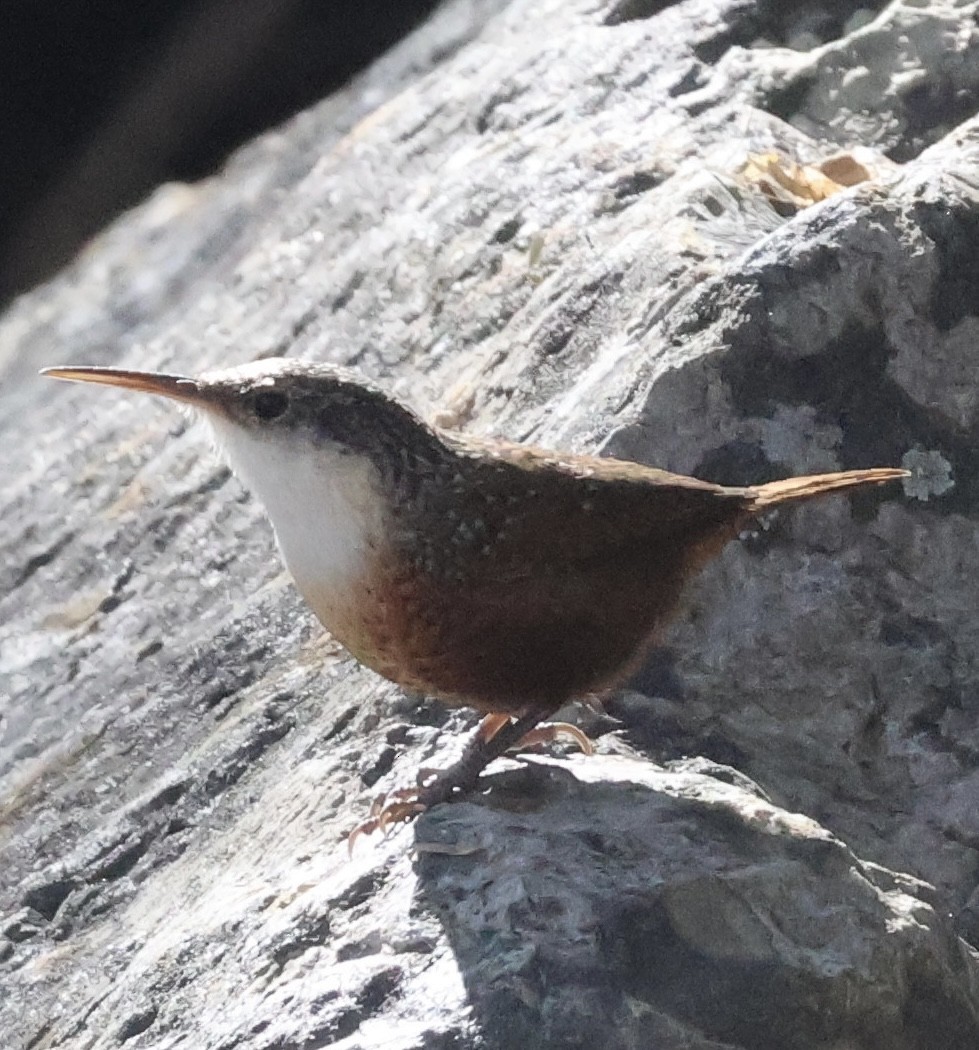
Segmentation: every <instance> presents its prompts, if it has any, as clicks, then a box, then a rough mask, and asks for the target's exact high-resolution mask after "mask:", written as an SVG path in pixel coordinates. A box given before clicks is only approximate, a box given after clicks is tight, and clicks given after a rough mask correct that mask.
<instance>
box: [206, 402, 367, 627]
mask: <svg viewBox="0 0 979 1050" xmlns="http://www.w3.org/2000/svg"><path fill="white" fill-rule="evenodd" d="M208 422H209V423H210V424H211V428H212V430H213V431H214V435H215V438H216V439H217V442H218V444H219V445H220V447H221V448H222V450H223V451H224V453H225V454H226V456H227V458H228V460H229V461H230V463H231V466H232V468H233V469H234V471H235V473H236V474H238V476H239V477H240V478H241V479H242V480H243V481H244V482H245V484H246V485H247V486H248V487H249V488H250V489H252V490H253V491H254V492H255V494H256V495H257V496H258V497H259V499H261V501H262V503H263V504H264V505H265V510H266V512H267V514H268V516H269V518H270V519H271V521H272V526H273V528H274V529H275V536H276V539H277V541H278V544H279V549H280V550H281V551H282V556H283V558H284V560H285V563H286V565H287V567H288V568H289V571H290V572H291V573H292V575H293V577H294V578H295V580H296V583H297V585H298V587H299V590H300V591H301V592H302V593H303V594H304V595H306V596H307V598H308V597H309V596H310V595H311V593H316V594H320V595H322V594H323V593H324V592H326V593H329V592H335V593H336V596H337V599H338V600H339V599H341V597H342V595H343V592H344V591H345V590H346V588H347V587H348V586H349V585H350V584H356V582H357V581H358V580H359V579H362V578H363V574H364V573H365V572H366V571H367V570H368V565H369V560H370V555H371V552H372V551H373V550H375V549H376V546H377V544H378V543H379V540H380V537H381V526H382V522H381V513H382V505H383V504H382V497H381V493H380V488H379V479H378V475H377V471H376V468H375V467H374V465H373V464H372V463H371V462H370V460H369V459H368V458H367V457H366V456H360V455H357V454H355V453H350V452H346V453H344V452H341V451H340V450H339V448H336V447H331V446H330V445H329V444H326V445H325V446H320V447H318V448H315V449H314V448H312V447H308V446H306V445H305V444H304V443H303V442H302V439H301V438H300V437H298V436H297V438H296V439H295V440H294V441H293V440H289V439H288V438H285V437H284V436H283V435H282V434H281V433H280V434H275V435H263V434H257V433H252V432H250V431H249V430H247V429H246V428H244V427H240V426H238V425H236V424H235V423H232V422H229V421H228V420H225V419H221V418H219V417H213V418H212V417H210V416H209V417H208ZM321 601H322V599H321ZM317 611H318V612H320V610H317ZM324 611H325V610H324ZM321 618H322V614H321Z"/></svg>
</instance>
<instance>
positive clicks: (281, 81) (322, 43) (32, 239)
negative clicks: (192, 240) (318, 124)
mask: <svg viewBox="0 0 979 1050" xmlns="http://www.w3.org/2000/svg"><path fill="white" fill-rule="evenodd" d="M437 3H438V0H167V2H166V3H148V2H133V0H0V305H2V304H3V303H4V302H6V301H8V300H9V299H10V298H11V296H13V295H14V294H16V293H17V292H19V291H22V290H24V289H25V288H28V287H30V286H31V285H32V284H35V283H37V282H38V281H40V280H43V279H44V278H46V277H48V276H50V274H51V273H53V272H54V270H56V269H57V268H58V267H59V266H61V265H62V264H63V263H64V262H66V261H67V260H68V259H70V258H71V256H72V255H73V254H74V253H75V251H77V250H78V248H79V247H80V246H81V245H82V244H83V243H84V242H85V240H86V239H87V238H88V237H90V236H91V235H92V234H93V233H95V232H97V231H98V229H99V228H100V227H101V226H103V225H104V224H105V223H106V222H107V221H108V220H109V219H110V218H112V216H113V215H115V214H117V213H118V212H119V211H120V210H122V209H124V208H126V207H128V206H129V205H131V204H134V203H135V202H136V201H138V200H140V199H141V198H142V197H143V196H145V195H146V193H147V192H149V191H150V190H151V189H152V188H153V187H154V186H155V185H157V184H158V183H160V182H165V181H168V180H194V179H197V178H200V177H201V176H204V175H207V174H209V173H210V172H213V171H214V170H215V169H216V168H218V167H219V166H220V165H221V162H222V161H223V159H224V158H225V157H226V156H227V154H228V152H229V151H230V150H232V149H233V148H234V147H235V146H236V145H238V144H239V143H241V142H243V141H244V140H246V139H248V138H249V137H251V136H252V135H254V134H255V133H256V132H258V131H260V130H262V129H263V128H267V127H269V126H270V125H273V124H275V123H277V122H279V121H281V120H283V119H285V118H286V117H288V116H290V115H291V114H293V113H295V112H297V111H298V110H300V109H302V108H304V107H305V106H307V105H309V104H310V103H312V102H314V101H315V100H316V99H318V98H322V97H323V96H325V95H327V94H329V93H330V92H332V91H333V90H335V89H336V88H337V87H339V86H340V85H342V84H343V83H344V82H345V81H346V80H347V79H349V77H350V76H351V75H352V74H353V73H355V72H356V71H357V70H358V69H361V68H362V67H363V66H365V65H366V64H367V63H368V62H370V60H371V59H372V58H374V57H375V56H376V55H378V54H380V53H381V52H382V51H384V50H386V49H387V48H388V47H390V46H391V45H392V44H393V43H394V42H396V41H397V40H398V39H399V38H400V37H402V36H403V35H404V34H405V33H407V32H408V31H409V30H410V29H411V28H413V27H414V26H415V25H417V24H418V23H419V22H420V21H421V20H422V19H423V18H424V17H425V16H426V15H427V14H428V13H429V12H430V11H431V10H432V9H433V8H435V7H436V6H437Z"/></svg>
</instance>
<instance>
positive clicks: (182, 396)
mask: <svg viewBox="0 0 979 1050" xmlns="http://www.w3.org/2000/svg"><path fill="white" fill-rule="evenodd" d="M41 375H42V376H51V378H52V379H68V380H70V381H71V382H74V383H101V384H102V385H103V386H119V387H124V388H125V389H126V390H142V391H143V392H145V393H147V394H159V395H160V396H161V397H168V398H170V399H171V400H173V401H183V402H186V403H187V404H190V405H195V406H196V407H198V408H204V407H206V406H207V405H208V402H209V400H210V399H209V398H208V397H207V396H206V394H205V393H204V391H203V390H202V389H201V387H200V384H199V383H198V382H197V380H196V379H190V378H189V377H187V376H175V375H167V374H166V373H164V372H133V371H130V370H129V369H126V368H100V367H98V366H96V365H59V366H58V367H57V368H44V369H42V370H41Z"/></svg>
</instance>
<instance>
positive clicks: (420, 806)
mask: <svg viewBox="0 0 979 1050" xmlns="http://www.w3.org/2000/svg"><path fill="white" fill-rule="evenodd" d="M427 808H428V807H427V806H426V805H425V804H424V803H423V802H421V801H420V800H419V798H418V790H417V789H416V788H401V789H399V790H398V791H392V792H391V793H390V794H389V795H387V796H386V797H383V796H382V797H381V798H376V799H374V802H373V803H372V805H371V808H370V816H368V818H367V820H365V821H364V822H363V823H361V824H358V825H357V827H355V828H354V829H353V831H351V832H350V834H349V835H348V836H347V852H348V854H350V855H352V854H353V851H354V843H355V842H356V841H357V839H359V838H360V836H361V835H372V834H373V833H374V832H375V831H380V832H381V833H382V834H386V833H387V832H388V831H389V830H390V828H391V826H392V825H393V824H403V823H407V822H408V821H409V820H412V819H414V818H415V817H417V816H418V814H419V813H424V812H425V810H426V809H427Z"/></svg>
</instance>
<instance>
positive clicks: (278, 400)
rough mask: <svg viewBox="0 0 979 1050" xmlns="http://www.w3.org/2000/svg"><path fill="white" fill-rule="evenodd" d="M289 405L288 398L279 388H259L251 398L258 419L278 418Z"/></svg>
mask: <svg viewBox="0 0 979 1050" xmlns="http://www.w3.org/2000/svg"><path fill="white" fill-rule="evenodd" d="M288 407H289V398H287V397H286V395H285V394H283V393H282V391H281V390H260V391H259V392H258V393H257V394H256V395H255V397H254V399H253V400H252V408H253V409H254V410H255V415H256V416H258V418H259V419H261V420H265V421H268V420H270V419H278V417H279V416H281V415H282V413H283V412H285V410H286V409H287V408H288Z"/></svg>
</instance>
